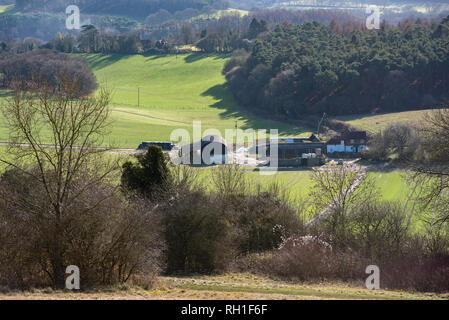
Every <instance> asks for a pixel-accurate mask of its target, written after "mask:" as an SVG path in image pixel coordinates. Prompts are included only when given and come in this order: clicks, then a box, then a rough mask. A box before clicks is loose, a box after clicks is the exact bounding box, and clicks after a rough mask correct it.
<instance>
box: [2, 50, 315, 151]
mask: <svg viewBox="0 0 449 320" xmlns="http://www.w3.org/2000/svg"><path fill="white" fill-rule="evenodd" d="M83 56H84V57H85V58H86V59H87V60H88V62H89V64H90V66H91V67H92V69H93V71H94V73H95V75H96V77H97V80H98V82H99V83H100V84H101V85H102V86H106V87H107V88H109V89H110V90H111V91H112V94H113V96H112V103H111V108H112V109H113V111H112V116H111V117H112V120H113V124H112V126H111V134H110V136H109V137H108V139H107V140H108V142H109V143H112V144H113V145H115V146H119V147H125V148H137V146H138V145H139V144H140V142H142V141H169V140H170V134H171V133H172V131H173V130H175V129H186V130H188V131H189V132H190V133H191V134H192V123H193V121H201V122H202V129H203V132H204V130H206V129H211V128H213V129H217V130H220V132H221V134H222V135H223V136H225V129H234V128H235V125H236V121H237V125H238V127H239V128H240V129H250V128H252V129H278V130H279V133H280V135H283V136H297V135H302V134H309V133H310V132H308V131H307V130H304V129H303V128H297V127H294V126H291V125H287V124H284V123H281V122H277V121H270V120H263V119H260V118H258V117H256V116H254V115H251V114H249V113H247V112H245V111H242V110H241V109H240V108H239V107H238V106H237V105H236V103H235V102H234V99H233V97H232V94H231V92H230V91H229V90H228V88H227V87H226V85H225V78H224V76H223V75H222V74H221V70H222V68H223V64H224V63H225V61H226V60H227V59H228V58H229V56H227V55H207V54H200V53H193V54H185V55H179V56H176V55H163V56H155V55H152V56H143V55H107V56H105V55H83ZM138 91H140V101H139V96H138ZM5 96H6V94H3V97H2V96H0V100H3V101H4V99H5ZM138 105H140V107H139V106H138ZM0 141H8V130H7V129H6V127H5V123H4V120H3V119H2V118H1V115H0Z"/></svg>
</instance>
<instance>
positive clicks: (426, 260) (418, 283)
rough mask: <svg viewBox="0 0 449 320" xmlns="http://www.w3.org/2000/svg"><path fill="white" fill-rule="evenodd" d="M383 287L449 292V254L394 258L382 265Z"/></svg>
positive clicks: (381, 279)
mask: <svg viewBox="0 0 449 320" xmlns="http://www.w3.org/2000/svg"><path fill="white" fill-rule="evenodd" d="M380 270H381V278H380V281H381V287H382V288H388V289H402V290H417V291H421V292H429V291H432V292H448V290H449V255H447V254H446V255H433V256H411V257H406V258H401V259H394V260H392V261H389V262H387V263H384V264H382V265H381V266H380Z"/></svg>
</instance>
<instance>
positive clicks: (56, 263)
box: [0, 76, 118, 287]
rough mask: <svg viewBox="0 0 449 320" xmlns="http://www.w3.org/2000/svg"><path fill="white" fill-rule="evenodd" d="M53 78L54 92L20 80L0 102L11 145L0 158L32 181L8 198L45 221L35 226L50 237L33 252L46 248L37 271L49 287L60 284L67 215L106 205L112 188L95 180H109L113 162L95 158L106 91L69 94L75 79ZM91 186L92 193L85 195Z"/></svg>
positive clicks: (75, 90)
mask: <svg viewBox="0 0 449 320" xmlns="http://www.w3.org/2000/svg"><path fill="white" fill-rule="evenodd" d="M58 80H59V88H58V91H57V92H55V91H54V89H53V88H52V87H51V86H50V85H46V84H45V83H42V82H41V83H39V87H36V85H33V84H32V83H27V84H26V85H27V87H26V88H24V86H23V83H22V82H20V81H19V82H16V83H15V84H14V93H13V96H12V98H11V99H9V100H8V102H7V103H6V105H5V106H4V107H3V108H2V112H3V116H4V118H5V119H6V123H7V127H8V129H9V132H10V141H11V145H10V146H9V148H8V151H9V152H8V154H7V155H6V156H4V157H3V158H2V159H0V161H1V162H3V163H4V164H6V165H7V166H8V169H9V170H10V171H11V170H12V171H13V172H14V173H15V174H16V175H19V176H22V177H27V179H29V180H28V181H29V184H30V187H33V189H32V190H31V189H30V192H31V191H32V192H31V193H28V194H27V193H24V192H17V193H16V196H15V197H10V199H8V201H9V202H11V201H13V202H15V204H14V206H16V207H20V208H23V205H24V204H25V203H29V211H25V210H22V211H20V212H23V214H24V215H26V214H29V215H30V216H32V215H34V218H35V217H36V216H37V217H41V218H42V222H43V224H42V225H46V226H47V227H48V230H39V232H40V234H41V235H42V237H44V238H45V237H47V235H48V236H51V239H50V238H48V237H47V240H46V241H47V242H45V241H44V243H41V245H42V247H40V248H36V250H42V251H47V253H48V261H44V260H45V259H43V261H42V266H43V269H44V270H46V272H47V274H48V275H49V277H50V278H51V280H52V282H53V284H54V286H56V287H62V286H63V285H64V281H65V280H64V275H65V267H66V266H65V265H64V263H65V257H66V256H65V254H66V250H67V246H66V243H65V242H64V241H65V240H64V239H65V237H66V236H67V234H69V233H70V230H71V228H72V226H73V225H72V223H71V221H72V219H74V217H73V216H72V215H71V214H72V213H73V212H77V214H78V215H80V216H84V215H89V214H90V213H91V212H92V211H95V210H96V209H97V208H98V207H100V206H102V205H104V203H107V201H108V199H109V198H110V197H113V196H114V193H115V192H116V189H115V188H111V189H110V188H108V187H105V188H103V187H102V186H105V185H106V184H108V182H110V181H112V179H114V178H115V173H116V172H117V168H118V167H117V165H116V163H115V162H114V160H108V159H107V158H106V157H104V156H103V155H104V153H105V152H106V151H107V148H99V147H102V146H103V145H104V140H103V137H104V135H105V133H106V130H107V128H108V125H109V121H108V116H109V107H108V104H109V97H110V95H109V92H108V91H107V90H105V89H101V90H100V91H99V93H98V94H96V95H94V96H82V97H77V94H78V92H79V90H78V89H79V85H80V83H79V81H78V80H77V79H73V78H70V77H68V76H61V77H60V78H59V79H58ZM111 159H112V158H111ZM22 180H23V179H22ZM108 185H110V184H108ZM36 190H40V191H39V192H37V191H36ZM97 190H98V191H99V192H97V197H92V195H93V194H95V192H96V191H97ZM100 190H102V192H100ZM6 191H8V190H6ZM8 195H9V194H8V193H6V194H5V196H8ZM31 195H33V196H34V197H35V198H32V197H31ZM80 202H81V203H80ZM38 220H39V219H38ZM49 221H50V222H51V223H50V224H48V223H47V222H49ZM44 222H45V223H44ZM39 227H40V226H39V225H37V226H36V228H39Z"/></svg>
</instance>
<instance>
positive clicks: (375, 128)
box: [336, 110, 429, 133]
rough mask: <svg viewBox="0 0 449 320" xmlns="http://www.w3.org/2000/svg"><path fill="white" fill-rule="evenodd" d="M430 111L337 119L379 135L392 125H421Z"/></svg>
mask: <svg viewBox="0 0 449 320" xmlns="http://www.w3.org/2000/svg"><path fill="white" fill-rule="evenodd" d="M428 112H429V110H419V111H404V112H396V113H385V114H376V115H370V114H365V115H353V116H342V117H337V118H336V119H338V120H341V121H345V122H347V123H349V124H350V125H352V126H354V127H357V128H360V129H363V130H366V131H369V132H371V133H377V132H379V131H381V130H384V129H385V128H386V127H387V126H388V125H390V124H392V123H397V122H399V123H404V122H407V123H411V124H419V123H420V122H422V119H423V118H424V117H425V115H426V113H428Z"/></svg>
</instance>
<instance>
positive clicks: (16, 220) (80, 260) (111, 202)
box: [0, 170, 162, 289]
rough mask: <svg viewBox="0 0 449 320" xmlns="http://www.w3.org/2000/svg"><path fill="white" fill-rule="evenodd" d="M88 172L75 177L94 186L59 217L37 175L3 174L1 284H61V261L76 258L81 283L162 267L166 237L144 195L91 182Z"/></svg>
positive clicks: (99, 282) (126, 276) (117, 278)
mask: <svg viewBox="0 0 449 320" xmlns="http://www.w3.org/2000/svg"><path fill="white" fill-rule="evenodd" d="M30 172H35V170H34V171H30ZM88 176H89V173H85V175H84V177H83V178H77V181H75V185H76V186H77V187H78V188H79V189H82V188H88V192H84V193H82V194H80V196H78V197H75V198H74V201H72V202H71V203H70V205H69V206H68V207H66V208H65V210H64V213H63V215H61V216H60V217H58V218H57V219H56V217H55V216H54V212H53V211H52V210H51V204H50V201H49V199H48V197H46V196H45V192H44V190H43V188H44V187H43V185H42V184H41V183H39V182H38V181H36V180H35V178H34V177H33V176H30V175H27V174H23V173H22V172H20V171H17V170H12V171H11V170H10V171H8V172H6V173H5V174H4V175H2V176H1V178H0V195H1V197H0V198H1V201H0V244H1V245H0V285H4V286H8V287H10V288H21V289H25V288H29V287H47V286H54V285H59V283H58V282H57V281H56V279H57V278H56V277H57V276H58V274H57V273H58V272H59V269H55V266H59V265H61V266H69V265H76V266H78V267H79V268H80V277H81V286H82V288H83V289H86V288H89V287H92V286H94V285H109V284H115V283H120V282H126V281H128V280H130V279H131V278H132V277H133V276H134V275H136V274H139V273H142V272H144V273H146V274H153V273H155V272H158V270H159V268H160V267H161V265H160V253H161V251H162V242H161V240H159V239H160V229H159V226H160V224H159V223H158V219H157V216H155V214H154V213H153V212H152V210H150V209H149V208H148V206H147V205H146V204H145V203H144V202H141V201H137V202H133V203H129V202H126V201H125V199H124V198H123V196H121V194H120V193H117V192H116V191H115V189H114V188H113V187H111V186H110V185H108V184H106V183H98V184H96V185H95V186H92V185H90V186H89V184H86V181H88V180H86V179H88ZM46 179H47V180H50V179H51V175H46ZM50 185H51V184H50ZM71 192H73V193H78V192H79V190H78V189H73V190H71ZM62 272H64V271H62Z"/></svg>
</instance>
